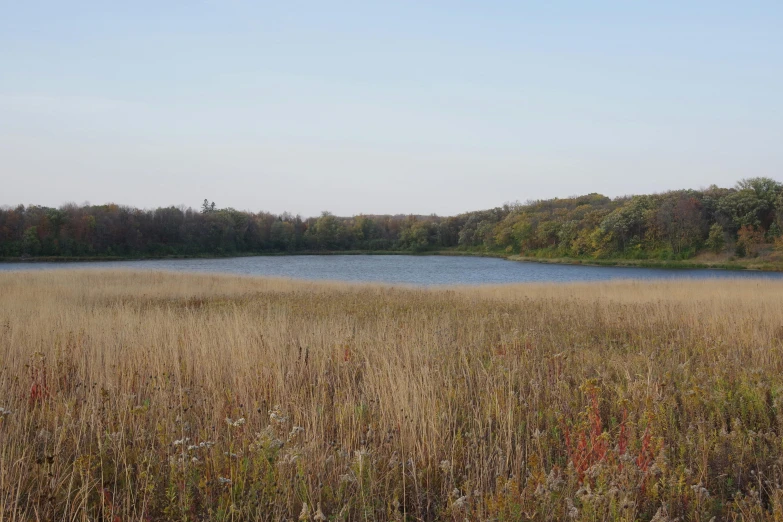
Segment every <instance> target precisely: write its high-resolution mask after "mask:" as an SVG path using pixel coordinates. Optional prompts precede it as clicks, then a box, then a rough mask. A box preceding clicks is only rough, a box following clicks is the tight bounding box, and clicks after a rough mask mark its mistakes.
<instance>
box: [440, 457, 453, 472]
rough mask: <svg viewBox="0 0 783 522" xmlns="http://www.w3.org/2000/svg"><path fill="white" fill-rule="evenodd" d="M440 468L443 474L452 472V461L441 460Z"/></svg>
mask: <svg viewBox="0 0 783 522" xmlns="http://www.w3.org/2000/svg"><path fill="white" fill-rule="evenodd" d="M439 467H440V470H441V471H442V472H443V473H448V472H450V471H451V461H448V460H441V461H440V466H439Z"/></svg>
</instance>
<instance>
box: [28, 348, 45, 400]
mask: <svg viewBox="0 0 783 522" xmlns="http://www.w3.org/2000/svg"><path fill="white" fill-rule="evenodd" d="M36 355H37V356H38V361H36V362H34V363H33V364H31V365H30V381H31V384H30V395H29V397H28V399H27V400H28V403H29V404H30V405H31V406H32V405H35V404H38V403H41V402H43V401H44V400H46V399H47V398H48V397H49V386H48V385H47V382H46V375H47V374H46V365H45V361H44V356H43V355H42V354H36Z"/></svg>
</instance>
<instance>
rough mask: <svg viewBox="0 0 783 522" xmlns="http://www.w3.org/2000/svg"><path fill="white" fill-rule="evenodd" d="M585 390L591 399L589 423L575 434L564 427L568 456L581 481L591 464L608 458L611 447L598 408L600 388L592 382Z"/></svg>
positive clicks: (588, 410)
mask: <svg viewBox="0 0 783 522" xmlns="http://www.w3.org/2000/svg"><path fill="white" fill-rule="evenodd" d="M585 391H586V393H587V394H588V397H589V399H590V402H589V404H588V407H587V424H586V425H583V426H581V427H580V428H579V429H578V430H577V431H576V433H573V434H572V433H571V430H570V429H569V428H568V426H565V427H564V429H563V433H564V435H565V443H566V449H567V451H568V456H569V458H570V459H571V462H572V463H573V465H574V469H576V472H577V474H578V476H579V482H582V481H583V480H584V476H585V472H586V471H587V470H588V469H589V468H590V467H591V466H593V465H595V464H598V463H599V462H602V461H603V460H604V459H605V458H606V453H607V451H608V449H609V443H608V442H607V437H606V436H604V429H603V422H602V421H601V413H600V411H599V409H598V388H597V386H595V385H593V384H590V385H588V386H587V387H586V390H585Z"/></svg>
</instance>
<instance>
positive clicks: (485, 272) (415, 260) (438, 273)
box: [0, 255, 783, 285]
mask: <svg viewBox="0 0 783 522" xmlns="http://www.w3.org/2000/svg"><path fill="white" fill-rule="evenodd" d="M49 269H55V270H63V269H90V270H96V269H98V270H113V269H133V270H167V271H174V272H206V273H221V274H236V275H252V276H267V277H285V278H292V279H308V280H337V281H354V282H380V283H397V284H411V285H474V284H504V283H549V282H556V283H565V282H579V281H608V280H613V279H642V280H650V279H689V278H690V279H693V278H695V279H708V278H743V279H748V278H753V279H783V273H776V272H754V271H725V270H705V269H693V270H691V269H687V270H683V269H658V268H625V267H591V266H579V265H553V264H543V263H524V262H519V261H508V260H505V259H497V258H489V257H450V256H380V255H379V256H375V255H327V256H269V257H265V256H259V257H235V258H220V259H166V260H144V261H105V262H74V263H0V271H2V272H6V271H14V270H49Z"/></svg>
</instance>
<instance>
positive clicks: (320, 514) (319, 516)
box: [313, 502, 326, 522]
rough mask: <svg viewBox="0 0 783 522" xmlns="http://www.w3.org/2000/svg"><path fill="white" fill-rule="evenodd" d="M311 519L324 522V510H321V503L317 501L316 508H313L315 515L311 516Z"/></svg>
mask: <svg viewBox="0 0 783 522" xmlns="http://www.w3.org/2000/svg"><path fill="white" fill-rule="evenodd" d="M313 520H317V521H318V522H325V521H326V515H324V512H323V511H321V503H320V502H319V503H318V509H316V510H315V516H313Z"/></svg>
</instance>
